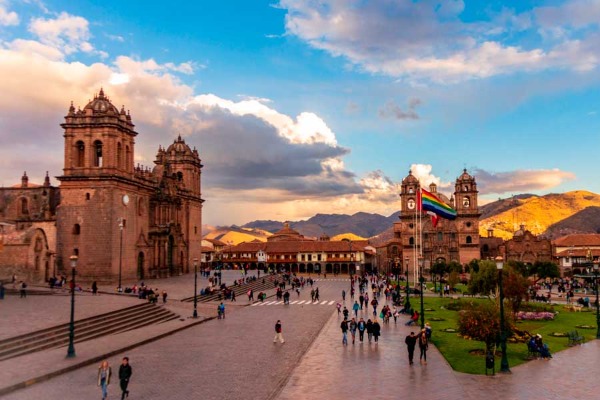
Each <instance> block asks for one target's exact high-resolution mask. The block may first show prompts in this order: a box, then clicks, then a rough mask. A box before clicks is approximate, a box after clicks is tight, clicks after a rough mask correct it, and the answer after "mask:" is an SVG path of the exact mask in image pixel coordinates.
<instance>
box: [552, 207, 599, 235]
mask: <svg viewBox="0 0 600 400" xmlns="http://www.w3.org/2000/svg"><path fill="white" fill-rule="evenodd" d="M574 233H600V207H588V208H586V209H584V210H582V211H579V212H578V213H575V214H573V215H571V216H570V217H569V218H565V219H563V220H562V221H559V222H557V223H555V224H552V225H550V226H549V227H548V229H546V232H544V236H547V237H549V238H550V239H556V238H559V237H562V236H566V235H571V234H574Z"/></svg>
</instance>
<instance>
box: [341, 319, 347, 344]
mask: <svg viewBox="0 0 600 400" xmlns="http://www.w3.org/2000/svg"><path fill="white" fill-rule="evenodd" d="M340 328H341V329H342V344H343V345H344V346H346V345H348V321H347V320H346V318H344V320H343V321H342V323H341V324H340Z"/></svg>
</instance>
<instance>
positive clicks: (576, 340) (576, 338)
mask: <svg viewBox="0 0 600 400" xmlns="http://www.w3.org/2000/svg"><path fill="white" fill-rule="evenodd" d="M567 338H568V339H569V343H568V345H569V346H575V345H576V344H582V343H583V342H584V341H585V338H584V337H583V336H582V335H580V334H579V332H577V331H570V332H567Z"/></svg>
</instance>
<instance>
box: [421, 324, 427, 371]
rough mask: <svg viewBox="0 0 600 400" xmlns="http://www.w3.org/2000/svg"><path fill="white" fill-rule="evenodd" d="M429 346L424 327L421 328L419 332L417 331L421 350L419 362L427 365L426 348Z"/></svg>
mask: <svg viewBox="0 0 600 400" xmlns="http://www.w3.org/2000/svg"><path fill="white" fill-rule="evenodd" d="M428 347H429V339H427V332H426V331H425V328H423V329H421V333H419V350H421V355H420V356H419V362H421V363H422V364H425V365H427V348H428Z"/></svg>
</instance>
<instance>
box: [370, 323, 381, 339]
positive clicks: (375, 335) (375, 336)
mask: <svg viewBox="0 0 600 400" xmlns="http://www.w3.org/2000/svg"><path fill="white" fill-rule="evenodd" d="M371 329H373V340H374V341H375V343H378V342H379V335H381V325H379V322H377V318H375V319H374V320H373V327H372V328H371Z"/></svg>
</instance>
